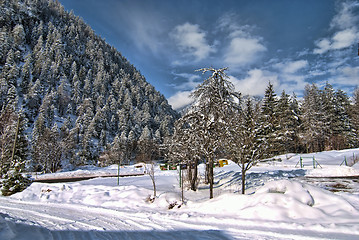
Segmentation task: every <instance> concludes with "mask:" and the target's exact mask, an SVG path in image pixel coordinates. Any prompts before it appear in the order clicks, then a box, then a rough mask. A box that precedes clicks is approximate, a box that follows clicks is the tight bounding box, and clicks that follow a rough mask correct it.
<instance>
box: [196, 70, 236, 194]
mask: <svg viewBox="0 0 359 240" xmlns="http://www.w3.org/2000/svg"><path fill="white" fill-rule="evenodd" d="M226 70H227V68H221V69H214V68H203V69H200V70H198V71H202V73H203V74H204V73H206V72H209V73H210V74H211V75H210V76H209V77H208V78H207V79H205V80H204V81H203V83H201V84H200V85H198V86H197V88H196V89H195V90H194V92H193V93H192V97H193V98H194V99H195V104H194V107H193V109H191V110H190V111H192V112H197V114H198V116H199V117H200V118H201V121H200V123H201V126H198V129H199V130H200V132H199V133H198V134H199V136H201V143H200V145H201V151H200V152H201V154H202V156H203V157H204V159H205V160H206V165H207V170H208V171H207V173H208V182H209V185H210V194H209V195H210V196H209V197H210V198H213V184H214V175H213V164H214V161H215V158H216V156H217V155H218V154H219V153H220V151H221V150H223V149H224V146H223V144H224V142H225V141H226V140H225V134H224V133H225V132H226V129H227V127H228V121H229V118H228V116H231V115H232V114H234V113H235V112H236V111H237V110H238V109H239V107H240V105H239V104H240V94H239V93H238V92H235V90H234V86H233V84H232V82H231V81H230V80H229V77H228V76H227V75H226V74H225V71H226Z"/></svg>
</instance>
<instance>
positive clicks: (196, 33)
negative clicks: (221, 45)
mask: <svg viewBox="0 0 359 240" xmlns="http://www.w3.org/2000/svg"><path fill="white" fill-rule="evenodd" d="M170 36H171V38H172V39H173V40H174V41H175V42H176V44H177V46H178V47H179V49H180V50H181V51H182V52H183V53H184V54H185V55H192V56H193V57H195V60H196V61H200V60H203V59H205V58H206V57H208V56H209V54H210V53H212V52H215V49H214V48H212V47H211V46H210V45H209V44H208V43H207V40H206V33H205V32H204V31H202V30H201V29H200V27H199V25H197V24H191V23H185V24H182V25H178V26H176V27H175V28H174V29H173V31H172V32H171V33H170Z"/></svg>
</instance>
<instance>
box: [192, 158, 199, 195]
mask: <svg viewBox="0 0 359 240" xmlns="http://www.w3.org/2000/svg"><path fill="white" fill-rule="evenodd" d="M197 164H198V160H197V159H196V160H195V163H194V168H193V170H194V172H193V173H192V179H191V190H193V191H196V190H197V185H196V184H197V177H198V168H197ZM191 171H192V170H191Z"/></svg>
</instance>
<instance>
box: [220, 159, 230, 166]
mask: <svg viewBox="0 0 359 240" xmlns="http://www.w3.org/2000/svg"><path fill="white" fill-rule="evenodd" d="M218 163H219V167H223V166H224V165H228V160H227V159H221V160H218Z"/></svg>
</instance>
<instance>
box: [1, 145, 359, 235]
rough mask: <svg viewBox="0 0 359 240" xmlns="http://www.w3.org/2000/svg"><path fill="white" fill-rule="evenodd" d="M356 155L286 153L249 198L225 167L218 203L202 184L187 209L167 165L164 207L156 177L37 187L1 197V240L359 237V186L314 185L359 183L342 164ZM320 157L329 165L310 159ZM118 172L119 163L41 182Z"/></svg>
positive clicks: (253, 176)
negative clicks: (337, 188) (151, 198)
mask: <svg viewBox="0 0 359 240" xmlns="http://www.w3.org/2000/svg"><path fill="white" fill-rule="evenodd" d="M353 154H354V158H355V157H356V156H359V149H350V150H343V151H330V152H322V153H315V154H307V155H294V154H287V155H283V156H278V157H276V158H275V159H276V160H275V161H266V162H263V163H261V164H258V165H257V166H254V167H253V168H252V169H251V170H250V172H249V173H248V175H247V179H248V180H247V181H248V182H247V186H246V188H247V194H246V195H241V194H239V191H240V189H241V186H240V172H239V167H238V166H237V165H236V164H234V163H232V162H230V164H229V165H228V166H224V167H223V168H215V174H216V177H215V189H214V193H215V198H214V199H211V200H209V199H208V196H209V192H208V187H207V186H206V185H203V184H200V185H199V190H198V191H197V192H193V191H189V190H186V191H185V193H184V196H185V203H184V204H182V205H181V191H180V187H179V175H178V172H177V171H160V170H159V168H157V169H156V185H157V192H158V194H157V198H156V200H155V202H154V203H148V202H146V201H145V200H146V199H147V198H148V196H150V195H151V194H152V193H153V191H152V183H151V180H150V178H149V176H148V175H144V176H136V177H125V178H120V179H119V183H120V184H119V186H118V185H117V178H114V177H111V178H95V179H91V180H86V181H80V182H73V183H53V184H45V183H33V184H32V185H31V186H30V187H29V188H27V189H26V190H25V191H23V192H22V193H18V194H15V195H13V196H11V197H0V202H1V206H0V239H359V182H358V180H359V179H358V178H354V179H343V178H340V179H338V178H335V179H333V180H331V179H329V180H328V179H327V178H326V180H325V181H326V182H330V183H335V184H337V183H340V184H342V185H343V184H347V185H345V186H346V188H344V189H343V191H341V190H340V191H337V192H335V193H334V192H331V191H328V190H326V189H329V188H326V186H327V185H328V184H324V183H323V181H322V180H323V178H319V179H318V180H316V178H314V177H331V176H335V177H346V176H359V169H358V164H355V165H354V166H353V167H348V166H339V165H340V164H341V163H342V162H343V160H344V159H347V162H348V163H349V164H352V163H353V162H350V161H351V158H353ZM313 156H314V157H315V160H316V161H317V162H318V163H319V164H320V165H321V167H322V168H320V167H318V168H316V169H313V166H312V159H310V158H304V157H313ZM300 157H302V158H303V161H304V168H303V169H300V168H299V167H298V164H297V163H298V161H299V159H300ZM304 159H305V160H304ZM296 165H297V167H296ZM143 170H144V169H141V168H137V169H135V168H134V167H133V166H126V167H123V168H121V169H120V172H122V173H138V172H141V171H143ZM200 170H201V171H202V172H203V170H204V169H203V166H200ZM114 173H117V166H110V167H107V168H95V167H92V168H87V169H81V170H77V171H73V172H64V173H57V174H49V175H42V176H38V177H39V178H54V177H56V176H57V177H58V176H61V177H64V176H67V177H69V176H73V175H79V174H84V175H85V174H98V175H105V174H114ZM306 176H307V177H306ZM308 176H309V177H311V178H308ZM319 180H321V181H319ZM170 204H172V205H176V204H177V205H176V206H175V207H174V208H173V209H168V207H169V205H170ZM179 206H180V207H179Z"/></svg>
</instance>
